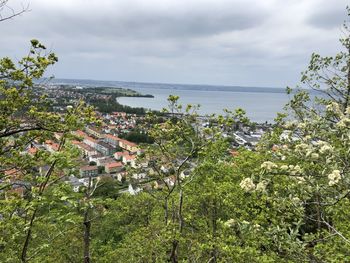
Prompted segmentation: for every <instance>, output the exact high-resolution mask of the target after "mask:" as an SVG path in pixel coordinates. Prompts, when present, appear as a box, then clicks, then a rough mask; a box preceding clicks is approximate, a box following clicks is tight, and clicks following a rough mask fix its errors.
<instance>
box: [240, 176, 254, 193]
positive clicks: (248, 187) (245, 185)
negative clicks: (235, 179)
mask: <svg viewBox="0 0 350 263" xmlns="http://www.w3.org/2000/svg"><path fill="white" fill-rule="evenodd" d="M239 186H240V187H241V188H242V189H243V190H244V191H246V192H252V191H254V190H255V187H256V186H255V184H254V182H253V180H252V179H251V178H245V179H243V180H242V181H241V183H240V184H239Z"/></svg>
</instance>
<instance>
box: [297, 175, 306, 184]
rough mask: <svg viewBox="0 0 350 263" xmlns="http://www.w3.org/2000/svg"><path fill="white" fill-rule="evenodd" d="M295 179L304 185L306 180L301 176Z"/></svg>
mask: <svg viewBox="0 0 350 263" xmlns="http://www.w3.org/2000/svg"><path fill="white" fill-rule="evenodd" d="M295 179H297V181H298V184H302V183H304V182H305V178H304V177H301V176H297V177H295Z"/></svg>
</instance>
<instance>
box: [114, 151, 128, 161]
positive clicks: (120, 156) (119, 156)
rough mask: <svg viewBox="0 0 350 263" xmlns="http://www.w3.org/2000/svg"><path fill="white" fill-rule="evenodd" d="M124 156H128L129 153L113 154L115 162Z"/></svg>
mask: <svg viewBox="0 0 350 263" xmlns="http://www.w3.org/2000/svg"><path fill="white" fill-rule="evenodd" d="M126 155H129V152H126V151H124V152H115V153H114V158H115V159H116V160H121V159H122V158H123V156H126Z"/></svg>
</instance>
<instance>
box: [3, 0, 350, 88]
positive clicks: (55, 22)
mask: <svg viewBox="0 0 350 263" xmlns="http://www.w3.org/2000/svg"><path fill="white" fill-rule="evenodd" d="M28 4H29V9H30V11H28V12H26V13H24V14H22V15H21V16H18V17H16V18H14V19H11V20H7V21H5V22H1V23H0V57H4V56H8V57H11V58H13V59H15V60H18V59H20V58H21V57H22V56H24V55H26V54H27V52H28V48H29V40H30V39H33V38H35V39H38V40H40V41H41V42H42V43H43V44H45V45H46V46H47V47H48V48H49V49H50V50H52V51H53V52H55V53H56V54H57V56H58V58H59V62H58V63H57V64H56V65H54V66H53V67H52V68H50V70H49V71H48V72H47V74H48V75H54V76H55V77H56V78H73V79H96V80H119V81H135V82H157V83H184V84H185V83H187V84H208V85H231V86H257V87H259V86H261V87H285V86H287V85H288V86H294V85H296V84H297V83H298V82H299V80H300V72H301V71H303V70H304V69H306V67H307V65H308V62H309V59H310V56H311V54H312V53H313V52H317V53H320V54H321V55H332V54H335V53H337V52H338V51H339V50H340V49H341V46H340V44H339V41H338V39H339V38H340V37H341V34H342V30H341V25H342V23H343V21H344V20H346V19H347V16H346V9H345V7H346V5H347V4H349V2H348V0H302V1H300V0H299V1H297V0H59V1H52V0H9V2H8V5H9V6H10V7H11V8H13V9H15V10H18V9H19V8H20V7H21V5H24V6H26V5H28ZM6 12H7V13H8V12H9V9H4V10H2V14H3V15H5V14H6Z"/></svg>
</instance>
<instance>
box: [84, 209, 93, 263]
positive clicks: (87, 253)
mask: <svg viewBox="0 0 350 263" xmlns="http://www.w3.org/2000/svg"><path fill="white" fill-rule="evenodd" d="M90 231H91V221H90V219H89V208H86V211H85V214H84V263H90Z"/></svg>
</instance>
